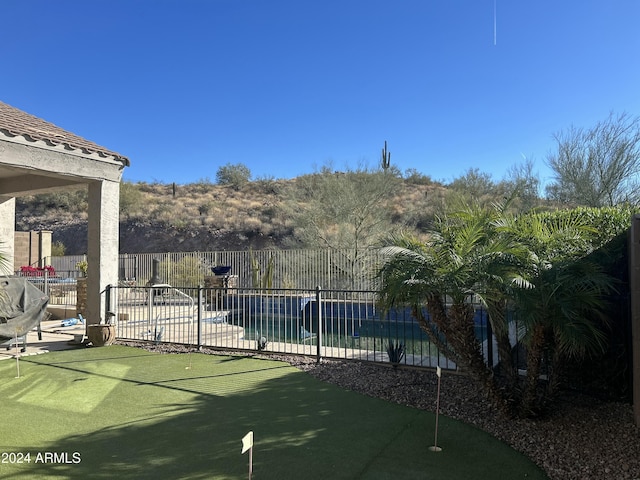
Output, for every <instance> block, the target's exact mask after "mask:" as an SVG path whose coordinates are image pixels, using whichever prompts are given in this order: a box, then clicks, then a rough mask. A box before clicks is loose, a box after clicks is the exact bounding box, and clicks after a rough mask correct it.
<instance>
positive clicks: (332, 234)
mask: <svg viewBox="0 0 640 480" xmlns="http://www.w3.org/2000/svg"><path fill="white" fill-rule="evenodd" d="M399 183H400V179H399V178H398V177H397V176H396V175H394V174H393V173H391V172H385V171H382V170H380V169H376V170H370V169H366V168H358V169H355V170H347V171H345V172H334V171H333V170H332V169H330V168H329V167H328V166H325V167H324V168H322V169H321V170H320V171H319V172H316V173H314V174H311V175H304V176H302V177H298V178H297V179H296V182H295V184H294V187H293V188H292V189H290V190H289V192H288V199H287V201H286V202H285V204H284V207H283V208H284V209H285V213H286V215H287V217H289V218H290V219H291V222H292V225H293V230H294V236H295V238H296V239H297V240H298V242H300V243H301V244H302V245H304V246H305V247H313V248H332V249H350V250H351V251H352V254H351V256H350V258H348V259H347V260H348V263H349V264H350V265H351V272H345V273H349V274H350V275H351V276H352V279H353V280H354V281H355V280H356V277H357V276H358V274H359V267H358V263H359V261H360V258H361V257H362V255H363V254H364V253H365V251H366V250H367V249H368V248H370V247H372V246H374V245H376V244H377V242H378V240H379V239H380V238H381V236H382V235H384V234H386V233H387V232H388V231H389V230H390V229H391V225H392V224H391V209H390V208H389V207H390V201H391V198H392V197H393V193H394V191H395V189H396V188H397V186H398V185H399Z"/></svg>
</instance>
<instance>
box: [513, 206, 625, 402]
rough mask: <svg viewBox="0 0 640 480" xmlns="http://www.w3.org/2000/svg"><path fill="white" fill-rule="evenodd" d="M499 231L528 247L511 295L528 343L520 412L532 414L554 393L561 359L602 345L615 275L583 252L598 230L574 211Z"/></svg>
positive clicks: (519, 222) (527, 219) (536, 217)
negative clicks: (523, 283)
mask: <svg viewBox="0 0 640 480" xmlns="http://www.w3.org/2000/svg"><path fill="white" fill-rule="evenodd" d="M501 231H502V233H504V234H507V235H509V236H513V237H514V238H517V239H519V241H520V242H522V244H523V245H526V246H527V248H528V249H529V250H530V255H529V259H530V261H529V264H528V265H526V268H525V272H526V273H524V275H525V276H526V277H527V278H528V282H529V283H528V285H527V288H519V289H515V290H514V291H513V295H514V298H513V299H514V308H515V312H516V317H517V319H518V322H519V324H520V329H521V332H522V333H523V337H522V340H523V342H524V344H525V346H526V348H527V357H526V361H527V374H526V379H525V382H524V385H523V386H522V394H521V399H520V413H521V414H523V415H532V414H536V413H538V411H539V410H540V409H541V408H542V407H544V404H545V403H546V402H547V401H548V400H550V399H552V398H553V396H554V394H555V393H556V390H557V386H558V381H559V370H560V367H561V365H562V363H563V360H565V359H566V358H567V357H575V358H581V357H584V356H585V355H587V354H589V353H592V352H597V351H599V350H602V349H603V348H604V345H605V340H606V338H605V335H604V333H603V331H602V328H601V326H602V325H603V324H604V323H606V315H605V312H606V301H605V300H606V295H607V294H608V293H610V292H611V291H612V289H613V287H614V285H613V282H614V281H613V279H612V278H611V277H610V276H608V275H607V274H605V273H604V272H603V271H602V269H601V268H600V267H599V266H598V265H597V264H595V263H593V262H591V261H590V260H589V259H588V258H587V255H588V254H589V253H591V250H592V247H591V240H592V238H593V236H594V235H595V234H597V232H596V231H595V230H594V229H593V228H591V227H590V226H589V225H587V224H586V223H585V222H584V221H583V220H581V219H580V218H578V217H573V218H572V217H564V218H559V217H545V216H543V215H539V214H533V215H527V216H524V217H521V218H518V219H512V221H505V222H504V223H503V224H502V225H501ZM543 367H545V368H544V371H543ZM541 378H545V379H546V381H545V382H541V381H540V379H541Z"/></svg>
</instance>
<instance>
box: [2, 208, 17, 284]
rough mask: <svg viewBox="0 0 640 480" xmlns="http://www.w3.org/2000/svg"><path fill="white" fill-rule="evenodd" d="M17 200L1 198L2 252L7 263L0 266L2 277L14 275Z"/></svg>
mask: <svg viewBox="0 0 640 480" xmlns="http://www.w3.org/2000/svg"><path fill="white" fill-rule="evenodd" d="M15 230H16V199H15V198H14V197H0V242H2V243H0V252H2V254H3V255H4V257H5V258H6V262H5V263H4V264H3V265H0V275H12V274H13V271H14V268H15V267H14V265H13V257H14V250H15V247H14V245H15V243H14V242H15V234H16V232H15Z"/></svg>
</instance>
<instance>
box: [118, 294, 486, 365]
mask: <svg viewBox="0 0 640 480" xmlns="http://www.w3.org/2000/svg"><path fill="white" fill-rule="evenodd" d="M106 294H107V295H108V301H107V305H111V307H110V308H111V310H112V313H113V318H114V321H115V323H116V335H117V337H118V338H120V339H129V340H146V341H153V342H157V343H160V342H167V343H178V344H187V345H193V346H194V347H201V346H202V347H216V348H222V349H235V350H264V351H267V352H274V353H275V352H277V353H287V354H300V355H310V356H316V357H317V358H323V357H324V358H341V359H357V360H367V361H377V362H388V361H394V360H397V361H398V363H401V364H404V365H412V366H424V367H436V366H440V367H441V368H444V369H455V368H456V365H455V363H453V362H452V361H450V360H449V359H447V358H445V357H444V356H443V355H441V354H440V352H439V351H438V348H437V347H436V346H435V345H434V344H433V343H432V342H431V341H430V340H429V337H428V335H427V334H426V333H425V332H424V331H423V330H422V329H421V328H420V326H419V325H418V323H417V322H416V320H415V319H414V318H413V317H412V316H411V314H410V310H409V309H404V308H398V309H392V310H390V311H388V312H382V311H380V310H379V309H378V308H377V306H376V292H374V291H365V290H322V289H320V288H317V289H314V290H306V289H254V288H239V287H230V288H203V287H196V288H186V287H185V288H180V289H178V288H175V287H172V286H168V285H166V286H161V287H137V286H126V285H125V286H123V285H120V286H113V287H110V288H109V289H108V290H107V292H106ZM477 334H478V338H479V340H480V341H481V342H482V343H483V345H484V347H483V348H484V349H485V352H487V353H488V347H487V343H488V342H487V340H486V339H487V326H486V315H484V313H483V312H478V315H477ZM399 344H402V353H403V355H402V356H401V357H400V358H394V353H400V352H398V351H397V348H398V345H399ZM394 347H395V348H394Z"/></svg>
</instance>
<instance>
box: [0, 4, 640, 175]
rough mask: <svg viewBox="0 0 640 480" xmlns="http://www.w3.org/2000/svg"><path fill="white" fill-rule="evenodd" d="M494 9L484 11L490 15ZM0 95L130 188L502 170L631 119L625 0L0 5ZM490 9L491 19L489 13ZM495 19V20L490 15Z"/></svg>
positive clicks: (634, 25)
mask: <svg viewBox="0 0 640 480" xmlns="http://www.w3.org/2000/svg"><path fill="white" fill-rule="evenodd" d="M494 6H495V10H494ZM0 11H1V14H2V20H3V21H2V29H0V42H1V44H2V54H1V57H0V58H2V61H1V63H0V65H1V67H0V91H1V95H0V99H2V100H3V101H4V102H6V103H9V104H10V105H13V106H15V107H17V108H20V109H22V110H25V111H27V112H29V113H31V114H33V115H36V116H39V117H42V118H44V119H45V120H48V121H50V122H52V123H55V124H56V125H58V126H60V127H62V128H64V129H67V130H70V131H72V132H74V133H76V134H78V135H80V136H83V137H85V138H87V139H89V140H91V141H94V142H96V143H98V144H100V145H103V146H105V147H107V148H109V149H111V150H115V151H117V152H119V153H121V154H123V155H125V156H127V157H129V159H130V160H131V167H130V168H128V169H126V170H125V174H124V178H125V179H127V180H131V181H149V182H151V181H161V182H167V183H169V182H174V181H175V182H177V183H189V182H194V181H197V180H200V179H205V178H209V179H211V180H212V181H215V174H216V171H217V169H218V167H219V166H221V165H224V164H226V163H244V164H246V165H247V166H248V167H249V168H250V169H251V172H252V174H253V176H254V177H262V176H272V177H275V178H290V177H294V176H297V175H300V174H304V173H310V172H312V171H314V169H315V168H318V167H320V166H322V165H324V164H326V163H327V162H332V164H333V166H334V168H335V169H341V168H344V166H345V165H348V166H350V167H356V166H358V164H368V165H369V166H375V165H376V164H377V162H378V161H379V157H380V150H381V148H382V146H383V144H384V141H385V140H386V141H387V142H388V145H389V149H390V151H391V153H392V156H391V160H392V164H394V165H396V166H397V167H398V168H400V169H401V170H402V171H405V170H406V169H408V168H415V169H417V170H418V171H420V172H422V173H423V174H426V175H430V176H431V177H432V178H433V179H435V180H444V181H450V180H452V179H453V178H455V177H458V176H460V175H461V174H463V173H464V172H465V171H467V170H468V169H469V168H479V169H480V170H481V171H484V172H488V173H491V174H492V175H493V178H494V179H495V180H499V179H501V178H502V177H503V176H504V174H505V173H506V172H507V170H508V168H509V167H510V166H512V165H515V164H518V163H521V162H522V161H523V158H524V157H525V156H526V157H527V158H531V159H533V160H534V161H535V163H536V169H537V170H538V172H539V173H540V176H541V177H542V179H543V181H545V180H546V179H548V177H549V171H548V169H547V168H546V167H545V165H544V161H545V159H546V156H547V154H548V153H549V152H550V151H551V150H552V149H553V147H554V145H555V143H554V140H553V134H554V133H557V132H559V131H560V130H563V129H567V128H569V127H570V126H571V125H574V126H577V127H589V126H592V125H594V124H595V123H596V122H598V121H599V120H604V119H606V118H607V117H608V115H609V113H610V112H612V111H613V112H615V113H622V112H627V113H629V114H631V115H633V116H636V115H640V1H638V0H562V1H557V0H495V2H494V0H384V1H382V0H55V1H52V0H3V2H2V7H1V10H0ZM494 12H495V17H494ZM494 18H495V22H494Z"/></svg>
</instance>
